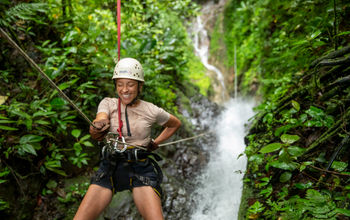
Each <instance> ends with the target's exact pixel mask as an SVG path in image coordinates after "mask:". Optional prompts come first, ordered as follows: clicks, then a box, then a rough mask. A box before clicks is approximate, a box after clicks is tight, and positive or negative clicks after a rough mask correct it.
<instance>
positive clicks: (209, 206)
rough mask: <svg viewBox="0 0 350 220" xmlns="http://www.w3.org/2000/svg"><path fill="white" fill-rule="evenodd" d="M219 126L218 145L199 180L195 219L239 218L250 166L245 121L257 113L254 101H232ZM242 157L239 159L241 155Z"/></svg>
mask: <svg viewBox="0 0 350 220" xmlns="http://www.w3.org/2000/svg"><path fill="white" fill-rule="evenodd" d="M225 107H226V110H225V111H224V112H223V113H222V115H221V116H220V117H219V118H218V123H217V126H216V127H215V132H216V136H217V137H218V145H217V146H213V149H212V150H210V152H209V153H210V159H209V163H208V164H207V167H206V168H204V172H203V174H202V175H201V176H199V177H198V179H197V180H196V182H197V183H198V188H197V189H196V191H195V193H194V196H195V198H194V201H195V203H196V207H195V211H194V213H193V214H192V217H191V219H192V220H212V219H217V220H233V219H237V217H238V210H239V205H240V200H241V195H242V186H243V183H242V178H243V173H244V171H245V168H246V157H245V156H241V157H239V155H240V154H242V153H243V152H244V149H245V144H244V136H245V129H244V124H245V123H246V122H247V121H248V119H249V118H250V117H251V116H252V115H253V111H252V108H253V102H252V101H245V100H239V99H235V100H232V99H231V100H230V101H229V102H227V103H226V105H225ZM238 157H239V158H238Z"/></svg>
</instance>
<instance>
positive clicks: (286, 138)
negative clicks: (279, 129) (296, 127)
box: [281, 134, 300, 144]
mask: <svg viewBox="0 0 350 220" xmlns="http://www.w3.org/2000/svg"><path fill="white" fill-rule="evenodd" d="M299 139H300V137H299V136H298V135H290V134H282V136H281V141H282V142H283V143H286V144H293V143H294V142H296V141H298V140H299Z"/></svg>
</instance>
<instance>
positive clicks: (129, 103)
mask: <svg viewBox="0 0 350 220" xmlns="http://www.w3.org/2000/svg"><path fill="white" fill-rule="evenodd" d="M112 79H113V80H115V84H116V91H117V94H118V96H119V98H118V99H117V98H104V99H103V100H102V101H101V102H100V104H99V107H98V111H97V116H96V119H95V120H94V122H93V124H94V126H91V127H90V134H91V137H92V138H94V139H96V140H103V138H104V136H105V135H106V134H107V133H108V132H112V133H118V134H119V138H122V139H123V140H124V137H125V141H126V142H127V143H130V144H131V145H132V146H129V147H128V148H127V149H126V150H125V151H124V150H123V151H118V150H117V151H115V152H108V153H105V152H103V159H102V161H101V164H100V168H99V170H98V171H97V173H96V175H95V176H94V177H93V178H92V179H91V185H90V187H89V189H88V191H87V193H86V195H85V197H84V199H83V201H82V203H81V205H80V207H79V209H78V211H77V213H76V216H75V218H74V219H96V218H97V217H98V215H99V214H100V213H101V212H102V211H103V210H104V209H105V208H106V207H107V205H108V204H109V203H110V201H111V199H112V196H113V194H114V192H116V191H117V192H120V191H124V190H130V191H132V193H133V199H134V202H135V204H136V207H137V208H138V210H139V212H140V213H141V215H142V216H143V218H144V219H163V213H162V206H161V199H160V198H161V195H162V189H161V187H160V184H161V182H162V178H163V174H162V171H161V169H160V168H159V166H158V165H157V163H156V162H155V161H154V160H153V159H151V158H149V157H148V156H151V155H152V156H155V158H156V159H157V155H155V154H154V153H151V152H152V151H154V150H156V149H158V147H159V144H160V143H162V142H164V141H165V140H167V139H168V138H170V137H171V136H172V135H173V134H174V133H175V132H176V130H177V129H178V128H179V127H180V125H181V122H180V121H179V120H178V119H177V118H176V117H175V116H173V115H171V114H169V113H168V112H166V111H164V110H163V109H162V108H159V107H157V106H156V105H154V104H152V103H150V102H146V101H143V100H140V99H138V96H139V94H140V92H141V89H142V85H143V82H144V78H143V69H142V66H141V64H140V63H139V62H138V61H137V60H135V59H133V58H125V59H122V60H120V61H119V62H118V63H117V65H116V67H115V69H114V74H113V77H112ZM153 124H159V125H162V126H163V127H164V130H163V131H162V132H161V134H160V135H159V136H158V137H157V138H156V139H155V140H153V139H152V138H151V127H152V125H153ZM123 125H126V126H123ZM125 127H126V128H125ZM139 147H143V148H144V149H147V151H146V150H140V149H138V148H139ZM116 148H118V146H117V147H116Z"/></svg>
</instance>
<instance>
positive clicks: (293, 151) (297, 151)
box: [287, 146, 306, 157]
mask: <svg viewBox="0 0 350 220" xmlns="http://www.w3.org/2000/svg"><path fill="white" fill-rule="evenodd" d="M305 151H306V149H305V148H301V147H298V146H290V147H288V148H287V152H288V153H289V154H290V155H291V156H294V157H299V156H301V155H303V153H304V152H305Z"/></svg>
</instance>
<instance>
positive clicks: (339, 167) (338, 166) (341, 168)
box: [331, 161, 348, 172]
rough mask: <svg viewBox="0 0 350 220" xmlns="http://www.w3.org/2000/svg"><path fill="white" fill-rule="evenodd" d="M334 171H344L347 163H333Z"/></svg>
mask: <svg viewBox="0 0 350 220" xmlns="http://www.w3.org/2000/svg"><path fill="white" fill-rule="evenodd" d="M331 167H332V168H333V169H334V170H336V171H338V172H341V171H344V170H345V169H346V168H347V167H348V163H345V162H342V161H333V163H332V166H331Z"/></svg>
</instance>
